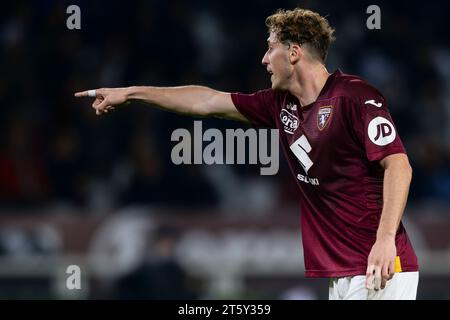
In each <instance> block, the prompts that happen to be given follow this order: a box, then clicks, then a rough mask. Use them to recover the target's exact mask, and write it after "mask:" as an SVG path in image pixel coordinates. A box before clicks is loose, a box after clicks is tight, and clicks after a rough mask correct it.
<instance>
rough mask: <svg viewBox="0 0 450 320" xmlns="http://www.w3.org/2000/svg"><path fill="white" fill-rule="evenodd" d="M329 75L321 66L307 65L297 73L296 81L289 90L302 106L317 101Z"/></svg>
mask: <svg viewBox="0 0 450 320" xmlns="http://www.w3.org/2000/svg"><path fill="white" fill-rule="evenodd" d="M329 76H330V74H329V73H328V71H327V69H326V68H325V66H324V65H322V64H320V65H319V64H315V65H309V66H306V67H305V68H303V70H301V71H300V72H298V76H297V79H298V80H297V81H295V83H294V84H293V86H292V88H291V89H290V90H289V91H290V92H291V93H292V94H293V95H294V96H296V97H297V99H298V101H299V102H300V104H301V105H302V106H307V105H309V104H311V103H313V102H315V101H316V100H317V98H318V97H319V94H320V91H321V90H322V89H323V87H324V86H325V83H326V82H327V79H328V77H329Z"/></svg>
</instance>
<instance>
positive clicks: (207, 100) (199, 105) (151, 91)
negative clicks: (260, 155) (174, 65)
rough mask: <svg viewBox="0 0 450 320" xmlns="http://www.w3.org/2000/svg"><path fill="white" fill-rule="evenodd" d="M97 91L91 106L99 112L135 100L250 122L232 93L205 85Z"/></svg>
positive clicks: (175, 110)
mask: <svg viewBox="0 0 450 320" xmlns="http://www.w3.org/2000/svg"><path fill="white" fill-rule="evenodd" d="M95 93H96V97H95V101H94V103H93V104H92V107H93V108H94V109H95V110H96V113H97V114H98V115H100V114H102V113H105V112H108V111H109V110H113V109H114V108H115V107H116V106H118V105H121V104H124V103H126V102H129V101H132V100H135V101H141V102H145V103H149V104H154V105H157V106H159V107H160V108H162V109H164V110H168V111H172V112H177V113H181V114H186V115H192V116H202V117H218V118H225V119H230V120H239V121H243V122H248V121H247V119H246V118H245V117H244V116H243V115H242V114H241V113H239V111H238V110H237V109H236V107H235V106H234V104H233V101H232V100H231V94H230V93H227V92H222V91H217V90H214V89H211V88H208V87H203V86H182V87H143V86H135V87H127V88H103V89H96V90H95ZM75 96H76V97H88V91H82V92H77V93H75Z"/></svg>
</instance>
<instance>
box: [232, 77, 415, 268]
mask: <svg viewBox="0 0 450 320" xmlns="http://www.w3.org/2000/svg"><path fill="white" fill-rule="evenodd" d="M231 98H232V100H233V103H234V105H235V106H236V108H237V109H238V110H239V112H240V113H242V114H243V115H244V116H245V117H246V118H247V119H248V120H249V121H250V122H251V124H252V125H253V126H254V127H257V128H259V127H268V128H277V129H279V133H280V143H281V146H282V149H283V152H284V154H285V156H286V159H287V160H288V163H289V167H290V170H291V172H292V174H293V176H294V178H295V180H296V182H297V186H298V194H299V201H300V211H301V230H302V240H303V241H302V242H303V249H304V259H305V274H306V276H307V277H342V276H352V275H362V274H365V273H366V269H367V258H368V255H369V253H370V250H371V248H372V246H373V244H374V243H375V239H376V232H377V229H378V225H379V221H380V217H381V211H382V205H383V175H384V170H383V168H382V167H381V165H380V164H379V161H380V160H382V159H383V158H384V157H386V156H388V155H391V154H396V153H405V148H404V147H403V144H402V142H401V140H400V137H399V135H398V132H397V130H396V127H395V125H394V122H393V120H392V118H391V115H390V113H389V110H388V105H387V101H386V99H385V98H384V97H383V96H382V95H381V93H380V92H378V90H376V89H375V88H374V87H372V86H370V85H369V84H368V83H366V82H365V81H364V80H362V79H361V78H359V77H357V76H353V75H348V74H344V73H342V72H341V71H340V70H337V71H336V72H334V73H333V74H332V75H330V76H329V77H328V79H327V81H326V83H325V86H324V87H323V88H322V90H321V92H320V94H319V97H318V98H317V100H316V101H315V102H313V103H311V104H309V105H307V106H300V103H299V101H298V99H297V98H296V97H295V96H293V95H292V94H290V93H289V92H286V91H274V90H272V89H267V90H262V91H258V92H255V93H252V94H242V93H232V95H231ZM396 246H397V255H398V258H397V266H396V269H397V272H398V271H417V270H418V262H417V257H416V255H415V253H414V250H413V247H412V245H411V242H410V240H409V238H408V235H407V233H406V230H405V228H404V227H403V225H402V224H401V223H400V226H399V228H398V231H397V234H396Z"/></svg>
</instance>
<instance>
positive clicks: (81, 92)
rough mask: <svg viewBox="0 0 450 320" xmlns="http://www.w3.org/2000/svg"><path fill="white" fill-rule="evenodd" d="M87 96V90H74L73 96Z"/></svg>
mask: <svg viewBox="0 0 450 320" xmlns="http://www.w3.org/2000/svg"><path fill="white" fill-rule="evenodd" d="M87 96H88V91H87V90H86V91H80V92H75V97H77V98H80V97H87Z"/></svg>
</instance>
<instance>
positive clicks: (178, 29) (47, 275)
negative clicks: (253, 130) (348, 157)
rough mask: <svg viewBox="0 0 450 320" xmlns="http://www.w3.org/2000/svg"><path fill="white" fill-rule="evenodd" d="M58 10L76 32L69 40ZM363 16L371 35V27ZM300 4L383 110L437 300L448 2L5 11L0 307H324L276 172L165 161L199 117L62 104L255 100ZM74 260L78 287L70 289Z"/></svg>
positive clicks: (447, 282) (446, 144)
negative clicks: (395, 139)
mask: <svg viewBox="0 0 450 320" xmlns="http://www.w3.org/2000/svg"><path fill="white" fill-rule="evenodd" d="M71 4H77V5H79V6H80V8H81V30H68V29H67V28H66V19H67V18H68V16H69V15H68V14H66V8H67V6H69V5H71ZM370 4H377V5H378V6H380V8H381V14H382V29H381V30H374V31H370V30H368V29H367V28H366V19H367V17H368V14H366V8H367V6H368V5H370ZM295 6H302V7H305V8H309V9H313V10H318V11H319V12H320V13H321V14H325V15H328V18H329V20H330V22H331V24H332V25H333V26H334V27H335V28H336V36H337V41H336V42H335V43H334V45H333V46H332V48H331V51H330V55H329V59H328V63H327V66H328V69H329V71H334V70H335V69H336V68H337V67H339V68H341V69H342V70H343V71H344V72H347V73H354V74H358V75H360V76H362V77H364V78H366V79H368V80H369V81H370V82H371V83H372V84H374V85H375V86H376V87H378V88H379V89H380V90H381V92H383V94H384V95H385V96H386V97H387V99H388V101H389V102H390V109H391V112H392V115H393V117H394V120H395V121H396V125H397V128H398V131H399V133H400V135H401V137H402V139H403V142H404V143H405V145H406V148H407V150H408V152H409V156H410V160H411V163H412V166H413V169H414V179H413V184H412V187H411V193H410V197H409V203H408V207H407V210H406V213H405V218H404V221H405V224H406V227H407V229H408V232H409V235H410V237H411V240H412V242H413V244H414V246H415V248H416V250H417V253H418V256H419V259H420V265H421V276H420V277H421V278H420V283H419V293H418V298H419V299H449V298H450V126H449V119H450V90H449V89H450V48H449V39H450V37H449V29H448V19H447V15H448V12H450V11H449V5H448V2H444V1H420V2H411V1H395V3H394V2H392V1H374V2H373V3H369V2H364V1H267V0H259V1H221V2H219V1H217V2H215V1H206V0H197V1H184V0H170V1H163V0H154V1H126V2H125V1H123V2H118V1H50V0H47V1H44V0H42V1H14V2H12V1H11V2H9V3H2V10H0V17H1V20H0V43H1V50H0V57H1V58H0V65H1V67H0V70H1V71H0V101H1V118H0V122H1V142H0V143H1V144H0V298H2V299H21V298H32V299H33V298H43V299H61V298H69V299H72V298H73V299H80V298H81V299H103V298H116V299H122V298H149V299H157V298H193V299H196V298H198V299H205V298H211V299H216V298H238V299H247V298H257V299H259V298H260V299H266V298H267V299H326V298H327V296H328V288H327V281H326V280H324V279H319V280H318V279H305V278H304V276H303V262H302V260H303V259H302V250H301V240H300V231H299V230H300V226H299V212H298V207H297V202H296V201H297V200H296V197H295V189H294V182H293V181H292V178H291V177H290V174H289V172H288V168H287V166H286V164H285V163H283V161H281V162H282V164H281V168H280V172H279V173H278V175H276V176H272V177H267V176H260V175H259V167H258V166H253V165H251V166H250V165H249V166H244V165H233V166H231V165H227V166H224V165H221V166H220V165H217V166H206V165H196V166H193V165H192V166H175V165H173V164H172V162H171V160H170V151H171V148H172V147H173V145H174V143H173V142H171V141H170V136H171V133H172V131H173V130H174V129H176V128H182V127H183V128H190V127H192V125H193V120H194V119H192V118H187V117H183V116H179V115H176V114H171V113H166V112H162V111H160V110H157V109H154V108H151V107H146V106H142V105H130V106H127V107H124V108H121V109H119V110H117V111H116V112H114V113H113V114H108V115H107V116H103V117H101V118H97V117H96V116H95V114H94V112H93V110H92V109H91V108H90V102H88V101H80V100H75V99H74V98H73V93H74V92H75V91H78V90H84V89H88V88H95V87H115V86H128V85H161V86H172V85H183V84H203V85H208V86H211V87H213V88H217V89H221V90H226V91H243V92H250V91H253V90H257V89H262V88H265V87H267V86H269V77H268V76H267V74H266V71H265V69H264V68H263V67H261V58H262V56H263V54H264V52H265V47H266V37H267V33H266V27H265V25H264V19H265V17H266V16H268V15H269V14H271V13H272V12H273V11H274V10H276V9H277V8H279V7H286V8H293V7H295ZM203 126H204V128H206V127H216V128H221V129H225V128H238V127H241V125H240V124H237V123H233V122H229V121H221V120H213V119H209V120H205V121H204V122H203ZM281 157H282V156H281ZM71 264H76V265H79V266H80V267H81V270H82V289H81V290H73V291H70V290H68V289H67V288H66V287H65V281H66V278H67V276H68V275H67V274H66V273H65V271H66V268H67V266H69V265H71Z"/></svg>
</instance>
